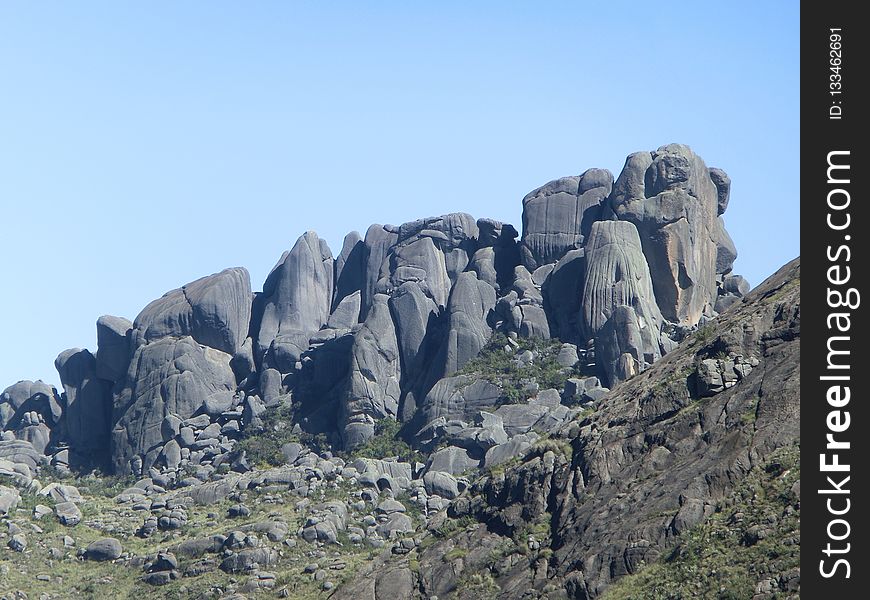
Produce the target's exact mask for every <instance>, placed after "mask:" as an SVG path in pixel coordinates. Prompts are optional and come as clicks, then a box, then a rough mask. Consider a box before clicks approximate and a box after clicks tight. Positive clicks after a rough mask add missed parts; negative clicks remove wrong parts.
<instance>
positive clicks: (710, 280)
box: [0, 144, 800, 600]
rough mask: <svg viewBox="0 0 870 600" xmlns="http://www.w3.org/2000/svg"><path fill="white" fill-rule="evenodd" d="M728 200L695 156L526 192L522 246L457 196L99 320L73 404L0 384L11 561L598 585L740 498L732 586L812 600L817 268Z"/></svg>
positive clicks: (411, 581) (488, 587)
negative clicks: (806, 324) (807, 524)
mask: <svg viewBox="0 0 870 600" xmlns="http://www.w3.org/2000/svg"><path fill="white" fill-rule="evenodd" d="M729 200H730V180H729V178H728V176H727V174H725V173H724V172H723V171H722V170H720V169H715V168H708V167H707V166H706V165H705V163H704V162H703V161H702V160H701V159H700V158H699V157H698V156H696V155H695V154H694V153H693V152H692V151H691V150H690V149H689V148H688V147H686V146H682V145H676V144H672V145H668V146H663V147H661V148H659V149H658V150H656V151H654V152H639V153H635V154H632V155H631V156H629V157H628V159H627V161H626V164H625V167H624V169H623V171H622V173H620V175H619V176H618V177H617V178H616V180H615V181H614V178H613V176H612V174H611V173H610V172H609V171H607V170H604V169H589V170H586V171H585V172H583V173H582V174H581V175H579V176H571V177H564V178H561V179H558V180H555V181H552V182H550V183H548V184H546V185H544V186H542V187H540V188H538V189H536V190H534V191H533V192H531V193H529V194H528V195H526V197H525V198H524V199H523V203H522V206H523V216H522V223H523V228H522V232H521V235H520V232H518V231H517V230H516V228H514V227H513V226H512V225H510V224H508V223H502V222H499V221H495V220H492V219H486V218H481V219H477V220H475V219H474V218H473V217H472V216H470V215H468V214H465V213H452V214H447V215H442V216H438V217H429V218H424V219H418V220H416V221H412V222H409V223H404V224H401V225H399V226H393V225H380V224H376V225H372V226H371V227H369V229H368V230H367V231H366V234H365V236H361V235H360V234H359V233H357V232H351V233H349V234H347V236H346V237H345V239H344V242H343V245H342V248H341V251H340V252H339V253H338V254H337V256H334V255H333V253H332V251H331V250H330V249H329V247H328V246H327V244H326V242H325V241H323V240H321V239H320V238H319V237H318V236H317V234H315V233H314V232H310V231H309V232H307V233H305V234H303V235H302V236H301V237H300V238H299V239H298V240H297V241H296V243H295V244H294V245H293V246H292V248H291V249H290V250H289V251H287V252H285V253H284V254H283V255H282V256H281V258H280V260H279V261H278V263H277V265H276V266H275V267H274V269H273V270H272V271H271V273H270V274H269V275H268V277H267V278H266V281H265V282H264V283H263V286H262V291H261V292H257V293H254V294H252V290H251V283H250V281H249V276H248V272H247V271H246V270H245V269H243V268H232V269H226V270H224V271H221V272H220V273H216V274H213V275H210V276H207V277H203V278H201V279H198V280H196V281H193V282H191V283H188V284H186V285H184V286H182V287H181V288H179V289H176V290H172V291H170V292H168V293H167V294H165V295H164V296H162V297H161V298H159V299H157V300H155V301H153V302H151V303H150V304H148V305H146V306H145V308H144V309H143V310H142V312H141V313H140V314H139V315H138V316H137V317H136V318H135V320H134V321H133V322H130V321H128V320H126V319H124V318H121V317H114V316H102V317H100V318H99V319H98V320H97V323H96V327H97V332H96V333H97V340H98V346H97V349H96V351H95V352H91V351H89V350H86V349H79V348H72V349H69V350H65V351H63V352H61V353H60V354H59V355H58V357H57V360H56V361H55V366H56V368H57V371H58V374H59V376H60V381H61V386H62V390H61V391H58V390H57V389H55V388H54V387H52V386H50V385H47V384H45V383H43V382H38V381H37V382H31V381H20V382H18V383H15V384H13V385H11V386H9V387H8V388H6V389H5V390H4V391H3V392H2V394H0V429H2V437H0V517H2V518H3V523H4V526H5V527H6V528H7V529H8V531H7V532H5V533H4V535H5V536H6V538H8V540H7V542H6V543H5V547H2V548H0V552H5V553H6V554H4V556H3V558H4V560H6V559H7V558H9V560H10V561H11V564H13V565H14V568H12V569H8V570H6V571H4V572H3V573H2V574H0V578H2V577H10V578H12V580H13V581H15V582H20V581H22V580H21V579H20V578H21V577H24V576H27V577H30V578H31V579H32V577H33V575H32V573H34V572H36V573H40V574H39V575H37V576H36V577H37V581H38V582H41V583H46V584H48V585H54V583H55V582H53V581H52V579H51V577H48V576H43V575H42V574H41V571H39V570H38V569H33V568H31V566H30V565H29V564H28V563H27V561H28V560H31V559H33V557H37V556H38V557H40V558H38V560H43V561H50V562H49V564H53V563H52V562H51V561H70V562H71V563H72V561H75V564H76V565H77V568H80V569H88V568H92V569H93V568H99V569H103V568H104V567H105V568H111V567H112V565H116V566H118V568H119V571H115V572H113V577H115V576H116V575H117V577H118V581H119V582H120V581H124V582H126V583H128V584H130V585H133V586H134V589H135V590H136V593H140V592H141V593H142V594H143V595H148V592H149V590H153V586H167V587H166V588H165V589H166V590H167V593H168V595H171V596H173V597H175V596H178V597H185V596H184V594H185V593H188V592H191V591H193V590H194V589H197V586H210V588H209V589H210V590H211V591H215V592H217V591H218V590H221V592H220V593H223V592H227V593H235V594H243V593H244V594H248V593H257V592H258V591H261V590H273V589H274V590H275V592H274V593H277V594H278V595H279V596H281V597H309V596H313V595H314V594H316V593H323V594H328V595H330V597H333V598H335V599H336V600H341V599H342V598H354V600H369V599H371V600H382V599H386V598H388V599H389V600H422V599H423V598H432V597H435V596H437V597H439V598H454V597H455V598H472V597H474V598H477V597H489V596H499V597H504V598H508V599H511V598H527V597H541V598H543V597H547V598H553V599H556V598H558V599H560V600H568V599H573V600H592V599H594V598H598V597H600V596H601V594H602V593H603V592H604V591H605V590H606V589H607V588H608V587H609V586H611V585H613V584H614V583H616V585H619V580H620V578H622V577H624V576H630V575H633V574H636V573H643V569H644V566H645V565H650V564H653V563H656V561H659V560H660V559H661V558H662V556H669V557H670V556H677V557H678V556H679V555H680V553H679V552H676V551H674V550H673V548H674V547H675V546H674V545H675V544H682V543H691V541H692V540H693V539H695V538H693V537H692V536H693V535H694V534H695V533H697V531H698V530H697V527H698V526H699V525H701V524H704V526H705V527H707V526H709V527H715V526H717V524H719V525H721V523H722V522H723V521H724V519H725V517H724V516H722V515H723V514H724V512H727V513H728V515H729V516H728V521H727V526H728V527H729V528H731V529H729V530H728V531H729V532H731V531H736V530H737V529H739V531H740V535H739V536H737V537H734V538H733V539H731V538H728V539H729V544H730V546H733V547H736V548H738V551H739V552H740V553H741V555H745V557H747V558H746V561H749V562H752V564H750V565H748V566H747V567H746V573H747V575H746V578H745V580H744V579H738V580H737V583H736V584H735V585H737V588H735V589H737V591H734V590H731V589H730V588H726V587H725V586H724V585H723V586H722V587H721V589H723V590H726V591H727V592H728V594H730V597H754V598H755V600H762V599H763V598H768V597H771V594H774V593H777V594H778V593H780V592H782V593H783V594H785V597H788V594H792V593H794V592H796V591H799V579H800V577H799V570H796V569H797V567H796V566H795V564H796V563H795V560H796V558H795V557H796V556H797V552H796V550H795V551H792V550H793V549H795V548H799V532H797V534H796V535H793V530H794V528H795V527H797V525H796V524H795V523H796V522H797V519H798V518H799V508H800V506H799V505H800V503H799V491H800V486H799V469H794V468H792V467H796V466H798V465H796V464H795V463H794V461H795V450H794V445H795V442H796V441H797V440H798V425H799V419H798V411H797V407H798V403H799V395H798V392H799V390H798V389H797V386H798V383H799V370H798V360H797V359H798V355H799V340H800V286H799V268H800V267H799V261H795V262H793V263H791V264H789V265H787V266H786V267H784V268H783V269H782V270H781V271H780V272H779V273H778V274H776V275H775V276H774V277H772V278H771V279H769V280H768V281H766V282H765V283H764V284H762V286H760V287H759V289H757V290H755V291H753V292H750V290H749V284H748V283H747V282H746V281H745V280H744V279H743V278H742V277H740V276H739V275H736V274H734V273H732V272H731V267H732V264H733V262H734V259H735V257H736V252H735V250H734V247H733V244H732V242H731V240H730V238H729V237H728V234H727V233H726V232H725V230H724V226H723V222H722V217H721V215H722V214H723V213H724V212H725V210H726V208H727V206H728V203H729ZM720 313H721V314H720ZM701 326H703V328H702V327H701ZM94 469H99V470H101V471H104V472H106V471H108V472H111V473H112V474H114V475H117V476H118V477H119V478H121V479H120V480H121V481H124V482H125V483H124V486H123V487H119V488H117V489H115V490H113V491H112V493H111V494H110V495H109V496H111V497H106V494H105V491H101V490H100V488H99V486H100V485H106V486H108V482H106V481H104V480H102V479H100V478H99V477H98V476H96V475H95V474H94V472H93V470H94ZM89 472H90V474H88V475H85V476H81V475H82V474H83V473H89ZM76 475H78V477H77V478H76V479H72V477H76ZM52 479H57V480H55V481H52ZM71 482H73V483H75V485H72V483H71ZM761 484H764V485H768V486H774V487H773V488H771V489H772V490H773V491H771V493H770V494H769V495H768V494H763V493H762V494H757V495H753V494H748V493H747V491H748V490H752V489H755V488H757V486H758V485H761ZM92 486H95V487H92ZM753 486H755V487H753ZM774 488H775V489H774ZM774 492H775V493H774ZM756 496H757V498H758V500H756ZM746 498H752V501H751V502H750V503H749V504H747V503H746ZM771 499H772V500H771ZM768 501H769V502H771V503H772V504H771V505H770V506H768V505H767V504H766V503H767V502H768ZM23 507H28V508H27V509H26V510H25V508H23ZM30 507H32V509H31V508H30ZM774 509H775V510H774ZM97 512H98V513H99V514H98V515H97V516H95V513H97ZM720 513H721V514H720ZM750 513H751V514H750ZM44 519H51V520H53V521H56V522H57V524H59V526H61V527H65V528H67V529H66V531H68V532H69V533H70V535H67V536H63V537H62V538H61V537H59V536H57V535H56V530H51V529H49V532H48V533H50V535H43V534H46V533H47V532H46V530H45V529H43V528H42V527H40V526H39V525H38V524H37V521H40V520H44ZM43 523H45V521H43ZM22 525H27V527H23V526H22ZM774 527H781V528H782V531H784V532H785V533H784V534H783V535H784V536H786V537H787V539H786V540H784V541H783V544H782V545H781V546H777V547H776V552H777V553H778V554H777V557H776V560H772V559H770V558H769V557H770V552H767V550H766V547H765V546H764V544H763V542H762V540H763V539H764V538H765V537H767V538H768V539H769V538H770V537H771V536H772V535H774V533H777V534H778V532H774V531H773V528H774ZM204 532H208V533H204ZM73 535H75V536H76V537H75V538H74V537H73ZM729 535H730V534H729ZM106 536H113V537H106ZM115 536H117V537H115ZM133 536H135V537H136V538H138V540H136V541H135V542H134V540H133ZM49 538H50V539H49ZM76 538H77V539H76ZM167 540H169V541H167ZM686 540H688V541H686ZM169 544H171V545H169ZM756 544H758V546H755V545H756ZM34 548H39V549H40V552H35V551H34ZM677 548H679V546H677ZM43 555H44V556H43ZM10 557H11V558H10ZM346 559H347V560H346ZM33 560H37V559H33ZM699 560H700V559H699ZM93 562H105V563H107V564H106V565H101V566H95V565H93ZM732 571H733V570H731V569H726V570H725V571H723V572H719V571H717V569H716V568H706V567H705V568H704V569H699V570H698V571H697V573H698V574H699V575H698V576H699V577H702V578H707V579H709V580H711V581H712V580H715V581H717V582H718V581H719V580H720V579H721V580H723V581H725V580H727V579H728V577H730V574H731V573H732ZM28 573H29V574H30V575H28ZM77 573H78V571H75V570H72V571H67V572H65V576H64V581H63V585H64V586H69V589H70V590H71V591H70V593H72V594H74V595H75V594H76V593H81V594H86V595H87V594H90V595H93V593H94V592H93V589H95V588H93V587H92V586H94V585H96V586H99V585H102V584H101V583H100V581H113V585H114V580H113V579H110V578H108V577H103V576H102V575H101V576H100V578H99V579H98V581H97V583H91V582H89V581H86V578H78V576H77ZM206 574H208V575H207V579H208V582H209V583H207V584H206V583H204V582H205V581H206V579H205V578H202V579H200V578H201V577H203V576H204V575H206ZM40 577H42V579H40ZM45 577H47V579H46V578H45ZM717 578H718V579H717ZM131 582H132V583H131ZM726 583H728V585H730V584H731V583H733V581H731V580H728V581H726ZM5 584H6V580H5V579H4V585H5ZM16 585H17V586H18V587H22V586H21V585H20V584H19V583H16ZM711 585H712V584H711ZM143 586H144V587H143ZM65 589H66V588H65ZM103 589H105V588H103ZM118 589H120V588H118ZM711 589H716V590H719V589H720V587H718V585H717V586H714V587H713V588H711ZM753 590H754V592H753ZM106 593H107V594H108V595H111V592H108V591H107V592H106ZM197 593H199V590H198V589H197ZM723 593H724V592H723ZM753 593H754V594H755V595H754V596H753V595H752V594H753ZM234 597H238V596H234ZM242 597H243V596H242Z"/></svg>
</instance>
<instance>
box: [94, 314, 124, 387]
mask: <svg viewBox="0 0 870 600" xmlns="http://www.w3.org/2000/svg"><path fill="white" fill-rule="evenodd" d="M132 330H133V323H131V322H130V321H129V320H127V319H125V318H123V317H113V316H111V315H103V316H102V317H100V318H99V319H97V355H96V374H97V377H99V378H100V379H105V380H106V381H111V382H112V383H113V384H114V383H117V382H118V381H121V380H122V379H123V378H124V375H126V373H127V366H128V365H129V364H130V356H131V354H130V341H131V340H130V336H131V334H132Z"/></svg>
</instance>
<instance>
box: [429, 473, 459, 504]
mask: <svg viewBox="0 0 870 600" xmlns="http://www.w3.org/2000/svg"><path fill="white" fill-rule="evenodd" d="M423 485H424V486H425V488H426V493H427V494H429V495H433V494H434V495H436V496H441V497H442V498H447V499H448V500H452V499H454V498H456V497H457V496H459V484H458V482H457V481H456V478H455V477H454V476H453V475H451V474H450V473H445V472H443V471H427V472H426V474H425V475H423Z"/></svg>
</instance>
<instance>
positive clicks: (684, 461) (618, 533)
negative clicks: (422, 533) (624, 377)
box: [335, 260, 800, 599]
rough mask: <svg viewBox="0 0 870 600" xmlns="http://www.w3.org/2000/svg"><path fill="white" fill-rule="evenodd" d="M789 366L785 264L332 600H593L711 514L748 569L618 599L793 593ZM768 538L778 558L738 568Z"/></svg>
mask: <svg viewBox="0 0 870 600" xmlns="http://www.w3.org/2000/svg"><path fill="white" fill-rule="evenodd" d="M799 356H800V263H799V261H798V260H795V261H793V262H791V263H789V264H788V265H786V266H784V267H783V268H782V269H780V271H779V272H777V273H776V274H775V275H774V276H772V277H771V278H770V279H768V280H767V281H765V282H764V283H763V284H762V285H761V286H759V287H758V288H756V289H755V290H754V291H753V292H751V293H750V294H749V295H748V296H747V297H745V298H744V299H743V300H742V301H741V302H739V303H738V304H737V305H736V306H734V307H732V308H731V310H729V311H727V312H726V313H725V314H723V315H722V316H720V317H719V318H718V319H717V320H715V321H713V322H712V323H710V324H708V325H706V326H705V327H704V328H703V329H702V330H701V331H699V332H698V333H696V334H695V335H693V336H692V337H690V338H689V339H687V340H686V341H685V342H684V343H683V344H682V345H680V347H679V348H677V349H676V350H675V351H673V352H671V353H669V354H668V356H666V357H665V358H664V359H662V360H661V361H659V362H658V363H656V364H655V365H654V366H653V367H652V368H651V369H649V370H648V371H646V372H645V373H643V374H641V375H638V376H637V377H634V378H633V379H631V380H630V381H627V382H625V383H623V384H621V385H620V386H618V387H617V388H615V389H614V390H613V391H612V392H611V394H610V395H609V396H608V397H607V398H606V399H605V400H604V401H603V402H602V404H601V405H600V406H599V407H598V408H597V409H596V410H595V412H594V413H592V414H589V415H588V416H583V415H579V416H578V418H576V419H575V420H574V421H572V422H570V423H568V424H566V425H563V426H562V427H561V428H560V429H559V430H558V431H557V432H555V433H554V434H552V436H551V437H550V438H549V439H547V440H545V441H543V442H539V443H538V444H536V445H535V446H533V447H532V449H531V450H530V451H529V452H527V453H526V455H525V456H524V457H523V458H522V459H521V460H520V461H519V462H516V463H514V464H511V465H510V466H509V467H508V468H506V469H500V470H490V471H489V472H487V473H485V474H484V476H483V477H482V478H481V479H480V480H478V481H477V482H476V483H475V484H474V485H473V487H472V488H471V489H470V490H469V492H468V493H467V494H466V495H465V496H463V497H462V498H460V499H459V500H457V501H455V502H454V504H453V506H452V507H451V508H450V509H449V511H448V514H449V515H450V518H445V520H444V521H440V522H436V523H433V524H432V525H430V534H429V538H428V540H429V543H428V544H426V543H425V542H424V543H423V544H422V545H421V546H420V547H419V548H418V550H417V553H416V554H415V555H414V556H413V557H411V558H410V559H409V558H407V557H403V556H402V557H397V556H389V555H384V556H382V557H380V559H379V561H377V562H376V563H375V564H374V565H373V566H372V568H371V569H369V570H367V571H365V572H363V573H360V574H358V576H357V578H356V580H355V582H354V583H353V584H351V585H349V586H347V587H346V588H344V589H343V590H341V591H340V592H339V593H338V594H337V595H336V596H335V597H336V598H351V597H353V598H357V599H365V598H387V597H389V598H429V597H433V596H436V595H437V596H438V597H439V598H446V597H451V598H452V597H456V598H474V597H480V595H481V594H483V596H484V597H489V596H492V597H499V598H529V597H533V598H538V597H541V598H544V597H546V598H565V597H568V598H597V597H599V596H600V595H601V593H602V592H603V591H605V590H606V589H607V587H608V585H610V584H611V582H612V581H614V580H616V579H619V578H620V577H622V576H625V575H627V574H631V573H635V572H638V571H641V572H643V568H644V566H654V565H656V564H657V563H660V562H661V563H662V564H668V562H674V561H675V560H678V559H679V556H680V552H679V550H680V546H679V544H680V542H681V541H682V540H685V539H692V536H693V535H698V534H697V532H698V530H699V528H702V527H705V526H706V524H708V523H710V522H711V521H713V520H714V519H718V522H720V523H722V522H724V523H725V524H726V525H725V526H722V527H720V528H719V529H716V531H717V532H719V534H720V535H722V536H723V537H721V538H716V537H713V538H711V537H706V538H704V541H703V545H702V548H703V546H709V545H711V544H720V545H723V546H725V547H726V548H728V549H727V550H726V551H728V552H731V553H732V560H733V563H731V564H729V563H728V561H727V560H726V561H724V566H726V567H729V568H732V569H733V568H734V567H735V566H736V565H741V566H742V567H744V569H741V570H739V571H738V572H736V573H735V572H730V573H729V572H728V571H727V569H723V570H722V572H721V573H719V574H718V575H717V574H716V572H715V570H713V573H712V574H711V573H709V572H703V571H702V569H703V566H702V567H701V568H700V569H699V568H697V567H696V569H695V570H694V571H686V572H684V573H683V576H684V577H685V580H684V581H683V582H682V584H683V585H682V587H680V586H679V585H676V584H675V585H674V587H672V588H667V587H666V585H665V584H667V583H672V582H667V581H666V580H665V578H664V577H663V576H662V572H663V571H662V570H659V571H656V573H657V575H658V576H660V577H661V579H659V580H658V581H655V582H647V583H646V584H644V585H646V587H641V588H636V589H635V588H633V589H634V593H636V594H639V595H636V596H632V595H631V594H628V595H625V596H616V595H614V597H626V598H630V597H705V598H706V597H709V598H718V597H734V598H738V597H739V598H750V597H757V598H770V597H773V596H772V594H773V593H774V592H777V593H782V592H786V595H787V593H788V592H797V591H799V581H800V576H799V569H798V548H799V543H800V542H799V540H800V537H799V532H796V527H797V525H796V519H797V517H796V516H795V510H797V511H799V506H800V499H799V498H800V480H799V477H800V475H799V464H798V463H797V457H796V454H797V451H798V448H797V446H798V444H799V428H800V412H799V407H800V365H799ZM759 474H761V476H763V477H766V478H767V479H769V480H770V481H772V482H774V483H776V482H778V481H780V480H781V481H783V484H787V485H784V487H783V485H781V486H780V487H782V488H783V489H782V490H780V492H781V494H780V495H781V496H782V498H784V500H782V501H781V502H780V497H771V498H763V497H759V489H755V488H752V487H750V486H749V484H750V482H755V481H756V480H757V479H758V478H759ZM741 503H742V504H741ZM735 505H739V506H741V507H743V508H741V509H740V510H737V509H734V508H733V507H734V506H735ZM750 507H751V508H750ZM729 509H731V510H729ZM723 513H724V515H725V516H726V517H727V518H723V517H721V516H720V515H722V514H723ZM797 514H798V515H799V512H798V513H797ZM451 519H452V521H451ZM789 519H790V521H789ZM457 522H458V523H460V524H461V526H459V527H457V526H451V523H457ZM703 531H710V530H702V532H703ZM445 532H446V533H445ZM707 535H708V536H709V533H708V534H707ZM795 535H796V537H794V536H795ZM765 537H768V538H772V539H774V540H776V543H777V548H778V550H777V552H767V553H764V554H762V555H761V557H760V558H759V560H758V561H757V562H754V563H753V564H750V565H742V563H741V562H740V560H739V558H738V557H739V556H740V555H741V554H747V553H751V552H752V551H753V550H752V547H753V546H754V545H755V544H757V543H759V540H760V539H763V538H765ZM696 543H697V542H696ZM789 546H790V550H789V549H788V548H789ZM674 548H676V549H677V550H676V551H675V550H674ZM783 548H785V550H783ZM699 553H700V551H699ZM695 560H696V562H700V561H698V560H697V558H695ZM720 564H723V561H722V560H721V559H720ZM702 580H703V581H704V584H705V585H704V586H703V587H700V582H701V581H702ZM711 582H712V583H715V586H714V587H711V586H712V583H711ZM696 584H698V585H699V587H695V586H696ZM680 590H681V591H680ZM726 590H727V592H728V593H729V594H735V595H727V594H725V591H726ZM759 590H760V591H759ZM668 591H670V592H671V593H672V594H676V595H672V596H668V595H667V594H666V592H668ZM617 592H619V589H618V588H617V589H616V590H614V594H616V593H617ZM641 592H643V593H641ZM678 592H679V593H678ZM644 594H651V595H649V596H647V595H644ZM662 594H664V595H662ZM720 594H724V595H720ZM795 597H796V596H795Z"/></svg>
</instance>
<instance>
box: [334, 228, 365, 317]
mask: <svg viewBox="0 0 870 600" xmlns="http://www.w3.org/2000/svg"><path fill="white" fill-rule="evenodd" d="M367 260H368V250H367V248H366V245H365V242H364V241H363V239H362V237H360V234H359V233H358V232H356V231H351V232H350V233H348V234H347V235H346V236H344V243H343V244H342V247H341V252H340V253H339V254H338V256H337V257H335V293H334V298H333V301H332V311H333V313H334V312H335V309H336V308H337V307H338V306H339V304H341V302H342V300H344V299H345V298H346V297H348V296H350V295H351V294H353V293H354V292H360V301H362V290H363V287H364V286H365V278H366V261H367ZM359 316H360V315H359V313H357V314H356V315H355V316H354V318H353V322H354V323H356V322H357V321H358V320H359Z"/></svg>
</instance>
